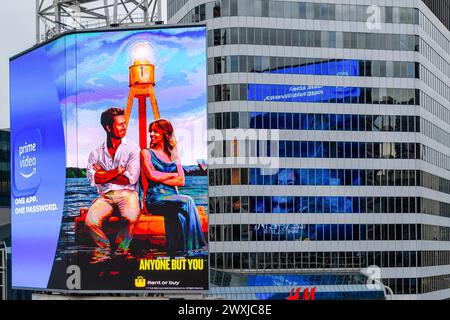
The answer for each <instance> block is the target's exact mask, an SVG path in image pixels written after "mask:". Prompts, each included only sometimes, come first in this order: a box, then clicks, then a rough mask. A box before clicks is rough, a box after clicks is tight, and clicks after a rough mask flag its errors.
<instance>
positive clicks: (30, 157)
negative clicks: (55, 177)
mask: <svg viewBox="0 0 450 320" xmlns="http://www.w3.org/2000/svg"><path fill="white" fill-rule="evenodd" d="M42 152H43V150H42V138H41V132H40V131H39V129H31V130H24V131H21V132H19V133H18V134H17V136H16V138H15V143H14V180H15V181H14V182H15V183H14V184H15V187H16V188H17V190H19V191H25V190H30V191H31V190H34V189H36V188H37V187H38V185H39V183H40V176H41V172H40V171H41V170H40V167H41V163H40V155H42Z"/></svg>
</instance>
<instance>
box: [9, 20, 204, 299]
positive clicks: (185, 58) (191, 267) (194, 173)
mask: <svg viewBox="0 0 450 320" xmlns="http://www.w3.org/2000/svg"><path fill="white" fill-rule="evenodd" d="M205 35H206V29H205V27H204V26H193V27H157V28H146V29H127V30H114V31H98V32H97V31H96V32H80V33H69V34H65V35H63V36H61V37H59V38H57V39H55V40H53V41H51V42H49V43H46V44H44V45H42V46H39V47H36V48H33V49H31V50H29V51H27V52H25V53H23V54H21V55H18V56H16V57H14V58H12V59H11V61H10V90H11V101H10V103H11V146H12V148H11V155H12V160H11V161H12V172H11V177H12V192H11V197H12V286H13V287H15V288H30V289H43V290H59V291H65V290H81V291H92V292H97V291H108V292H110V291H171V290H172V291H185V290H194V291H195V290H207V289H208V283H209V279H208V265H209V262H208V243H207V240H208V234H207V233H208V218H207V213H208V195H207V191H208V179H207V162H206V157H207V151H206V150H207V144H206V41H205Z"/></svg>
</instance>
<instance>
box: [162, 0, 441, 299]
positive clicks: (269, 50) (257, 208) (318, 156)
mask: <svg viewBox="0 0 450 320" xmlns="http://www.w3.org/2000/svg"><path fill="white" fill-rule="evenodd" d="M345 2H346V1H343V0H337V1H329V3H323V2H320V3H319V2H317V3H316V2H314V1H278V0H247V1H241V0H239V1H237V0H222V1H208V0H204V1H187V0H173V1H168V16H169V22H172V23H193V22H204V23H206V25H207V29H208V69H207V74H208V130H209V141H208V143H209V147H208V149H209V185H210V189H209V195H210V202H209V209H210V210H209V213H210V214H211V215H210V238H211V244H212V248H211V252H212V255H211V258H212V259H211V267H212V268H213V269H214V270H216V272H219V271H220V272H221V273H220V275H221V276H220V277H221V279H222V280H224V281H222V282H221V281H218V282H217V283H215V285H217V286H219V287H220V288H219V287H218V288H217V292H218V294H219V292H220V294H222V296H226V297H228V298H231V297H232V296H233V294H234V295H235V296H236V297H241V298H252V299H263V298H267V299H270V298H278V299H283V297H284V298H285V296H286V295H288V294H286V292H285V291H283V292H276V293H274V294H272V295H271V294H268V295H262V294H263V293H262V292H257V290H256V291H255V290H253V289H251V292H252V293H251V294H250V293H249V294H247V293H244V292H243V291H240V290H239V289H236V287H233V286H232V285H230V284H227V283H226V281H225V280H226V279H235V281H238V282H239V280H237V278H236V276H235V272H240V273H244V274H247V273H248V274H260V275H262V274H267V270H270V271H271V272H278V273H280V274H281V275H280V276H286V277H287V276H288V275H290V274H296V275H298V274H305V273H307V271H309V270H313V271H314V272H315V273H317V274H321V275H325V274H327V273H330V272H331V273H332V272H334V271H339V272H344V273H351V272H355V271H360V270H361V269H362V268H366V267H368V266H371V265H377V266H379V267H380V268H381V278H382V280H383V283H384V284H385V285H387V286H389V287H390V288H391V289H392V290H393V292H394V294H395V295H398V296H400V298H405V299H446V298H450V296H449V295H448V290H447V291H444V289H449V288H450V283H448V281H447V280H445V277H446V272H441V269H439V271H436V272H434V273H432V272H431V271H430V269H422V268H423V267H432V266H450V254H449V252H448V251H445V250H444V249H445V248H446V246H447V245H448V243H449V241H450V236H449V235H450V229H449V228H448V225H449V220H448V219H450V171H449V170H450V107H449V106H450V86H449V84H450V63H449V61H450V32H449V30H448V29H446V28H442V25H441V24H440V22H439V20H441V21H442V22H443V23H445V21H446V19H448V17H446V16H448V15H449V13H448V10H447V11H445V10H444V9H445V8H446V7H445V6H446V5H447V4H446V3H447V2H446V1H440V2H439V5H436V4H433V5H430V6H431V8H433V10H434V11H436V9H435V7H436V8H437V10H440V11H441V12H439V14H438V17H436V16H433V15H432V14H430V11H429V8H428V7H427V6H426V5H425V4H424V3H423V2H422V1H416V2H411V3H408V4H407V3H405V2H403V1H399V0H394V1H393V2H390V3H389V5H388V6H386V3H384V2H382V3H381V2H380V3H377V1H375V2H374V3H373V6H369V5H363V4H358V5H356V4H348V3H345ZM425 2H426V1H425ZM443 12H444V13H443ZM445 12H447V13H445ZM423 241H426V243H427V245H428V247H427V251H423V250H422V248H423V246H421V245H422V244H424V243H425V242H423ZM217 274H219V273H217ZM213 281H214V280H212V283H213ZM242 281H244V280H242ZM316 281H319V280H318V279H316ZM244 282H245V281H244ZM244 282H242V283H241V282H239V283H241V285H242V286H249V287H252V286H254V284H253V285H250V284H248V283H247V282H245V284H244ZM271 290H273V291H276V290H275V289H271ZM332 291H333V290H332V289H330V292H332ZM245 294H247V296H246V295H245ZM258 294H260V295H258ZM328 297H330V299H332V297H333V294H332V293H331V294H330V295H329V296H328ZM347 297H349V298H358V297H359V298H360V299H363V298H364V297H365V293H362V292H359V293H354V292H353V293H351V294H349V295H348V296H347Z"/></svg>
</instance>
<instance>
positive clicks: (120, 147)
mask: <svg viewBox="0 0 450 320" xmlns="http://www.w3.org/2000/svg"><path fill="white" fill-rule="evenodd" d="M124 114H125V111H124V109H122V108H115V107H113V108H109V109H108V110H106V111H104V112H103V113H102V116H101V124H102V126H103V128H104V129H105V132H106V141H105V142H104V143H102V144H101V145H100V146H99V147H97V148H96V149H95V150H93V151H92V152H91V153H90V155H89V160H88V165H87V170H86V171H87V179H88V180H89V182H90V183H91V185H92V186H95V187H97V190H98V193H99V197H98V198H97V199H96V200H95V201H94V202H93V204H92V206H91V208H90V209H89V212H88V214H87V217H86V226H87V227H88V228H89V230H90V234H91V236H92V238H93V240H94V242H95V245H96V249H95V251H94V254H93V256H92V259H91V263H98V262H103V261H107V260H109V259H110V258H111V245H110V242H109V240H108V238H107V236H106V235H105V233H104V232H103V230H102V225H103V221H104V220H105V219H106V218H108V217H109V216H111V215H112V214H113V212H114V209H117V210H118V212H119V214H120V215H121V216H122V217H123V218H124V219H125V220H127V222H128V223H127V225H126V226H125V227H124V229H123V230H121V231H120V232H119V233H118V234H117V237H116V243H117V244H118V247H117V250H116V252H115V255H118V256H128V255H129V246H130V242H131V239H132V236H133V231H134V227H135V225H136V221H137V218H138V216H139V213H140V206H139V196H138V193H137V191H136V189H137V183H138V180H139V174H140V160H139V153H140V148H139V146H138V145H137V144H136V143H134V142H132V141H129V140H127V139H126V138H125V135H126V133H127V125H126V121H125V115H124Z"/></svg>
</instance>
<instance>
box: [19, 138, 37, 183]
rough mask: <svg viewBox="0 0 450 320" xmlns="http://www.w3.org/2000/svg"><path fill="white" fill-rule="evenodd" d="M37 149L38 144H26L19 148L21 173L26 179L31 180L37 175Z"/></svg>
mask: <svg viewBox="0 0 450 320" xmlns="http://www.w3.org/2000/svg"><path fill="white" fill-rule="evenodd" d="M36 148H37V145H36V143H27V142H25V144H24V145H23V146H21V147H19V165H20V169H19V173H20V175H21V176H22V177H24V178H25V179H29V178H31V177H32V176H33V175H35V174H36V164H37V159H36V157H35V155H36ZM30 169H31V171H30ZM23 171H25V172H27V171H29V173H24V172H23Z"/></svg>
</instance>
